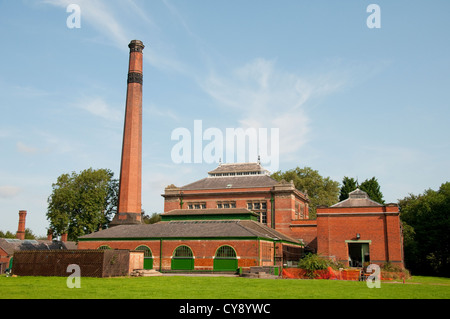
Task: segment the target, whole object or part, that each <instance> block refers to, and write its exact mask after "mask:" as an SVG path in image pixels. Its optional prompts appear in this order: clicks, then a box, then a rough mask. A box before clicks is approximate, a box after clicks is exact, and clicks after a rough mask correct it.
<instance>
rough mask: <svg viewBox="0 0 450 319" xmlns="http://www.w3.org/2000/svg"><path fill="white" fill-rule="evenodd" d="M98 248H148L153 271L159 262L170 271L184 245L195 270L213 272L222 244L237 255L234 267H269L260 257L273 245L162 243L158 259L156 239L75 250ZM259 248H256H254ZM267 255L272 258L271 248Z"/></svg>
mask: <svg viewBox="0 0 450 319" xmlns="http://www.w3.org/2000/svg"><path fill="white" fill-rule="evenodd" d="M102 245H108V246H109V247H110V248H113V249H130V250H135V249H136V248H137V247H138V246H140V245H145V246H147V247H149V248H150V249H151V251H152V255H153V268H154V269H156V270H159V269H160V261H161V266H162V269H163V270H170V269H171V257H172V256H173V252H174V250H175V249H176V248H177V247H178V246H180V245H186V246H188V247H190V248H191V249H192V252H193V254H194V257H195V262H194V266H195V270H213V266H214V256H215V254H216V250H217V249H218V248H219V247H220V246H223V245H228V246H231V247H233V248H234V250H235V251H236V254H237V256H238V267H243V268H249V267H251V266H259V265H262V263H263V262H264V264H266V265H268V264H270V265H272V264H273V258H272V259H271V260H267V256H265V257H264V256H263V253H264V249H263V247H265V250H266V251H267V248H268V247H267V245H273V243H272V242H266V241H257V240H256V239H255V240H181V239H180V240H163V243H162V260H161V259H160V256H161V252H160V247H161V242H160V241H159V240H152V241H145V240H135V241H95V242H93V241H80V242H79V243H78V249H98V248H99V247H100V246H102ZM258 245H259V247H258ZM267 253H269V254H271V256H273V248H272V249H271V250H270V251H268V252H267Z"/></svg>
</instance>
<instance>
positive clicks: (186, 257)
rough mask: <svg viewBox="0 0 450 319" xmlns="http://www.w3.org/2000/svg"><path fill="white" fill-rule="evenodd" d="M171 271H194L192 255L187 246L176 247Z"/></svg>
mask: <svg viewBox="0 0 450 319" xmlns="http://www.w3.org/2000/svg"><path fill="white" fill-rule="evenodd" d="M171 269H172V270H194V254H193V253H192V250H191V249H190V248H189V247H188V246H184V245H182V246H178V247H177V248H176V249H175V250H174V252H173V257H172V263H171Z"/></svg>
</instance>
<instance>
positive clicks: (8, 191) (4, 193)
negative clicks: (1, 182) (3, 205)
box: [0, 186, 21, 199]
mask: <svg viewBox="0 0 450 319" xmlns="http://www.w3.org/2000/svg"><path fill="white" fill-rule="evenodd" d="M20 191H21V189H20V188H19V187H16V186H0V198H7V199H8V198H13V197H15V196H16V195H17V194H19V193H20Z"/></svg>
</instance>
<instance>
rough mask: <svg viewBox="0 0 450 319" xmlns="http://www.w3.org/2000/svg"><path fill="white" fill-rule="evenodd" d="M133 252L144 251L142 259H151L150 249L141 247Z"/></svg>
mask: <svg viewBox="0 0 450 319" xmlns="http://www.w3.org/2000/svg"><path fill="white" fill-rule="evenodd" d="M135 250H143V251H144V257H150V258H151V257H152V251H151V250H150V248H148V247H147V246H145V245H141V246H139V247H137V248H136V249H135Z"/></svg>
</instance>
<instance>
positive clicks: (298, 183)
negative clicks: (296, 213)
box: [272, 167, 339, 219]
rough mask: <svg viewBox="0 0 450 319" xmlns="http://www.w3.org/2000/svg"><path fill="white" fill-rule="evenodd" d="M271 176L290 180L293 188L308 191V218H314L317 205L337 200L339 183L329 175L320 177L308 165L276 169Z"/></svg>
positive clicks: (333, 202) (332, 202) (276, 178)
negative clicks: (292, 182)
mask: <svg viewBox="0 0 450 319" xmlns="http://www.w3.org/2000/svg"><path fill="white" fill-rule="evenodd" d="M272 178H273V179H275V180H277V181H281V180H282V179H284V180H285V181H291V180H292V181H294V185H295V188H297V189H298V190H299V191H301V192H307V193H308V197H309V200H310V203H309V216H310V219H315V217H316V208H317V206H319V205H328V206H330V205H333V204H335V203H336V202H337V201H338V196H339V183H338V182H336V181H333V180H332V179H331V178H330V177H325V178H324V177H322V176H321V175H320V174H319V172H318V171H316V170H313V169H312V168H310V167H304V168H299V167H297V168H295V169H292V170H288V171H286V172H281V171H278V172H275V173H273V174H272Z"/></svg>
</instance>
